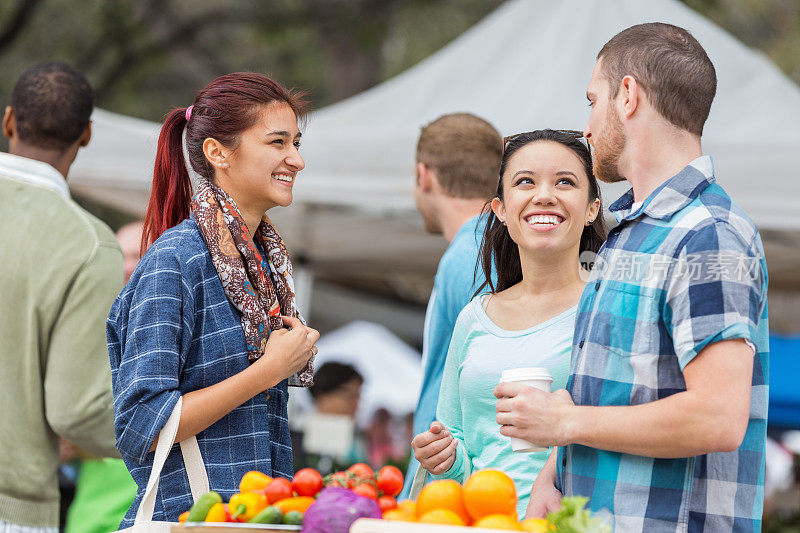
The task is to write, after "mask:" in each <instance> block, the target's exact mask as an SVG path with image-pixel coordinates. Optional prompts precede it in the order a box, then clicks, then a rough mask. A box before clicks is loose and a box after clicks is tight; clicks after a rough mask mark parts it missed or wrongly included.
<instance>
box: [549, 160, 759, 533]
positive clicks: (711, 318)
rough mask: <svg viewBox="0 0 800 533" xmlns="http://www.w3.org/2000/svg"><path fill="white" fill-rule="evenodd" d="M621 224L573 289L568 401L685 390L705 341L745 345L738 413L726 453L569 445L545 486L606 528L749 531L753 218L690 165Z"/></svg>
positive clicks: (755, 390)
mask: <svg viewBox="0 0 800 533" xmlns="http://www.w3.org/2000/svg"><path fill="white" fill-rule="evenodd" d="M632 206H633V194H632V192H629V193H627V194H626V195H624V196H623V197H622V198H620V199H619V200H618V201H617V202H615V203H614V204H613V205H612V206H611V208H610V209H611V210H612V211H613V212H614V214H615V215H616V216H617V218H618V220H619V221H620V223H619V225H618V226H617V227H616V228H614V229H613V230H612V231H611V232H610V234H609V237H608V240H607V242H606V243H605V244H604V245H603V247H602V249H601V250H600V253H599V255H598V258H597V263H596V266H595V270H594V271H593V274H592V276H593V279H592V281H591V282H590V283H589V284H587V286H586V289H585V290H584V293H583V295H582V297H581V301H580V304H579V309H578V317H577V320H576V326H575V328H576V329H575V337H574V340H573V349H572V362H571V371H570V374H571V375H570V379H569V382H568V384H567V389H568V390H569V391H570V393H571V394H572V397H573V400H574V401H575V403H576V404H577V405H590V406H600V405H622V406H626V405H638V404H643V403H648V402H653V401H656V400H659V399H661V398H665V397H667V396H670V395H672V394H675V393H678V392H681V391H685V390H686V383H685V381H684V377H683V370H684V368H685V367H686V365H688V364H689V363H690V362H691V361H692V360H693V358H694V357H696V356H697V354H698V353H699V352H700V351H701V350H702V349H703V348H705V347H706V346H708V345H710V344H712V343H715V342H719V341H722V340H727V339H745V340H746V341H747V342H748V344H749V345H751V346H752V347H754V352H755V354H754V367H753V378H752V395H751V406H750V420H749V424H748V426H747V433H746V435H745V437H744V441H743V443H742V445H741V446H740V447H739V449H738V450H736V451H734V452H730V453H709V454H706V455H701V456H698V457H688V458H681V459H654V458H652V457H641V456H636V455H628V454H624V453H617V452H609V451H604V450H598V449H594V448H589V447H586V446H580V445H570V446H566V447H564V448H562V449H560V450H559V458H558V459H559V461H558V475H557V476H556V483H557V486H558V487H559V488H560V489H561V490H562V491H563V493H564V494H565V495H583V496H587V497H588V498H590V507H591V509H593V510H599V509H602V508H606V509H608V510H610V511H611V512H612V513H613V514H614V517H615V522H616V529H617V531H626V532H627V531H647V532H673V531H691V532H699V531H713V532H715V533H716V532H726V531H759V530H760V529H761V514H762V508H763V501H764V457H765V442H766V427H767V398H768V382H769V376H768V368H769V344H768V342H769V341H768V339H769V335H768V333H769V332H768V330H769V327H768V319H767V268H766V262H765V261H764V252H763V248H762V245H761V238H760V236H759V234H758V230H757V229H756V227H755V225H754V224H753V222H752V221H751V220H750V219H749V218H748V217H747V215H746V214H745V213H744V211H742V209H741V208H740V207H739V206H737V205H736V204H735V203H734V202H733V201H732V200H731V199H730V197H728V195H727V194H726V193H725V191H724V190H723V189H722V187H720V186H719V185H718V184H717V183H716V182H715V179H714V174H713V164H712V162H711V158H709V157H701V158H699V159H696V160H695V161H693V162H692V163H691V164H690V165H689V166H687V167H686V168H684V169H683V170H682V171H681V172H680V173H678V174H677V175H676V176H674V177H672V178H671V179H670V180H669V181H667V182H666V183H665V184H663V185H662V186H661V187H659V188H658V189H657V190H656V191H654V192H653V193H652V194H651V195H650V196H649V197H648V198H647V200H645V202H644V203H643V205H641V206H639V207H638V208H635V209H633V208H632Z"/></svg>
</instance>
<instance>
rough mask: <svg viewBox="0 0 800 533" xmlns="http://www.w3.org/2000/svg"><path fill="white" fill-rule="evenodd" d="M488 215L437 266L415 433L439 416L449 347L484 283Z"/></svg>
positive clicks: (466, 229) (465, 230) (473, 222)
mask: <svg viewBox="0 0 800 533" xmlns="http://www.w3.org/2000/svg"><path fill="white" fill-rule="evenodd" d="M485 227H486V217H482V216H475V217H473V218H471V219H469V220H468V221H466V222H465V223H464V224H463V225H462V226H461V228H460V229H459V230H458V232H457V233H456V235H455V237H453V240H452V242H451V243H450V245H449V246H448V247H447V250H446V251H445V252H444V255H442V259H441V260H440V261H439V266H438V268H437V270H436V277H435V279H434V283H433V292H432V293H431V297H430V300H429V301H428V309H427V311H426V313H425V326H424V331H423V339H422V351H423V356H422V387H421V390H420V395H419V402H418V404H417V409H416V411H415V412H414V435H418V434H419V433H422V432H423V431H425V430H427V429H428V428H429V427H430V425H431V422H433V421H434V420H435V419H436V405H437V403H438V401H439V388H440V387H441V384H442V373H443V372H444V364H445V359H446V358H447V349H448V347H449V346H450V338H451V337H452V335H453V328H454V327H455V325H456V319H457V318H458V314H459V313H460V312H461V310H462V309H463V308H464V306H465V305H467V304H468V303H469V301H470V300H471V299H472V297H473V296H474V295H475V291H477V290H478V287H480V286H481V285H482V284H483V281H484V276H483V271H482V270H480V269H477V270H476V266H477V265H478V253H479V248H480V243H481V239H482V238H483V230H484V229H485ZM418 465H419V463H418V462H417V460H416V459H414V457H413V456H412V457H411V460H410V461H409V465H408V472H407V473H406V483H405V487H403V492H402V493H401V496H400V497H401V498H408V495H409V492H410V490H411V481H412V480H413V478H414V473H415V472H416V470H417V466H418Z"/></svg>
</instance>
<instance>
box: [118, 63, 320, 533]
mask: <svg viewBox="0 0 800 533" xmlns="http://www.w3.org/2000/svg"><path fill="white" fill-rule="evenodd" d="M307 113H308V104H307V103H306V102H305V100H304V99H303V95H302V94H298V93H296V92H294V91H288V90H286V89H284V88H283V87H281V86H280V85H279V84H277V83H276V82H274V81H273V80H271V79H270V78H268V77H266V76H263V75H260V74H254V73H235V74H228V75H226V76H221V77H219V78H217V79H216V80H214V81H212V82H211V83H210V84H209V85H208V86H207V87H206V88H204V89H203V90H202V91H200V92H199V93H198V95H197V97H196V98H195V101H194V104H193V105H191V106H189V107H188V108H185V109H175V110H173V111H172V112H171V113H170V114H169V115H168V116H167V118H166V120H165V121H164V125H163V127H162V129H161V135H160V137H159V139H158V151H157V154H156V161H155V170H154V173H153V188H152V194H151V197H150V204H149V206H148V209H147V216H146V218H145V222H144V234H143V237H142V248H143V249H145V248H146V249H147V251H146V253H144V255H143V257H142V259H141V261H140V262H139V265H138V266H137V268H136V270H135V271H134V273H133V276H132V277H131V279H130V282H129V283H128V284H127V286H126V287H125V289H123V291H122V293H121V294H120V295H119V297H118V298H117V300H116V301H115V302H114V305H113V306H112V308H111V312H110V314H109V318H108V326H107V333H108V346H109V354H110V358H111V367H112V379H113V387H114V411H115V415H116V416H115V418H116V420H115V430H116V435H117V448H118V449H119V451H120V453H121V454H122V457H123V459H124V460H125V463H126V464H127V466H128V469H129V470H130V472H131V475H132V476H133V478H134V480H135V481H136V482H137V484H138V485H139V491H138V493H137V497H136V500H135V501H134V503H133V505H132V506H131V508H130V510H129V511H128V514H127V516H126V517H125V519H124V520H123V522H122V524H121V526H122V527H128V526H130V525H131V524H132V523H133V520H134V516H135V514H136V510H137V509H138V508H139V503H140V501H141V499H142V496H143V494H144V490H145V487H146V485H147V480H148V478H149V475H150V471H151V469H152V467H153V454H152V453H150V452H151V451H153V450H154V449H155V446H156V441H157V438H158V434H159V432H160V430H161V429H162V427H164V424H165V422H166V420H167V418H169V416H170V414H171V413H172V411H173V408H174V407H175V405H176V403H177V402H178V400H179V399H180V398H182V412H181V416H180V422H179V425H178V430H177V437H176V439H175V442H180V441H182V440H185V439H187V438H190V437H192V436H196V437H197V442H198V445H199V449H200V454H201V455H202V457H203V459H204V462H205V466H206V472H207V474H208V478H209V481H210V485H211V487H212V488H213V489H214V490H216V491H217V492H219V493H220V494H221V495H222V496H223V497H224V498H225V499H226V500H227V499H228V498H230V496H231V495H232V494H234V493H235V492H238V482H239V480H240V479H241V477H242V476H243V475H244V474H245V473H246V472H248V471H250V470H259V471H261V472H264V473H266V474H268V475H271V476H282V477H287V478H291V477H292V450H291V441H290V437H289V426H288V421H287V413H286V402H287V399H288V389H287V386H288V385H290V384H291V385H298V386H309V385H310V384H311V376H312V375H313V374H312V365H311V363H310V360H311V358H312V357H313V355H314V354H315V353H316V347H315V346H314V343H315V342H316V340H317V339H318V338H319V333H318V332H317V331H315V330H313V329H311V328H309V327H307V326H305V325H304V323H303V321H302V319H301V318H300V315H299V313H298V312H297V308H296V305H295V296H294V283H293V281H292V266H291V263H290V262H289V257H288V254H287V251H286V247H285V246H284V244H283V241H282V240H281V237H280V235H278V233H277V231H276V230H275V228H274V227H273V225H272V223H271V222H270V220H269V218H267V216H266V215H265V212H266V211H267V210H269V209H270V208H272V207H275V206H288V205H290V204H291V203H292V186H293V184H294V180H295V178H296V177H297V173H298V172H300V171H301V170H302V169H303V168H304V166H305V162H304V161H303V158H302V157H301V156H300V153H299V147H300V136H301V133H300V129H299V126H298V121H302V120H303V119H304V118H305V117H306V115H307ZM184 136H185V140H186V142H185V149H186V152H187V155H188V161H189V164H190V165H191V167H192V169H193V170H194V171H195V172H196V173H197V174H198V175H199V176H198V177H197V179H196V187H195V194H194V196H192V195H191V194H192V193H191V191H192V183H191V181H190V178H189V172H188V169H187V167H186V162H185V160H184V144H183V137H184ZM285 326H288V327H285ZM191 505H192V495H191V491H190V487H189V482H188V478H187V473H186V467H185V465H184V462H183V459H182V458H181V453H180V452H179V451H178V448H177V447H174V448H173V449H172V450H171V452H170V454H169V455H168V456H167V460H166V463H165V465H164V468H163V470H162V472H161V476H160V480H159V488H158V492H157V494H156V500H155V506H154V513H153V520H164V521H177V518H178V515H180V514H181V513H182V512H183V511H185V510H187V509H188V508H189V507H190V506H191Z"/></svg>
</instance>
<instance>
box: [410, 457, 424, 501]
mask: <svg viewBox="0 0 800 533" xmlns="http://www.w3.org/2000/svg"><path fill="white" fill-rule="evenodd" d="M427 482H428V471H427V470H425V469H424V468H422V465H420V464H418V465H417V471H416V472H414V479H412V480H411V490H409V491H408V499H409V500H411V501H417V498H419V493H420V492H422V488H423V487H424V486H425V484H426V483H427Z"/></svg>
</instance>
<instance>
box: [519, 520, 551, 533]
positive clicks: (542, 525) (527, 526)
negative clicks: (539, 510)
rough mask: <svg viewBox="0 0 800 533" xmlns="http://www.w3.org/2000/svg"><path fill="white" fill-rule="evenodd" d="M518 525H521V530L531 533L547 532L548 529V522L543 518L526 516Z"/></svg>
mask: <svg viewBox="0 0 800 533" xmlns="http://www.w3.org/2000/svg"><path fill="white" fill-rule="evenodd" d="M519 525H521V526H522V531H530V532H532V533H548V532H549V531H550V522H548V521H547V520H545V519H544V518H526V519H525V520H523V521H522V522H520V523H519Z"/></svg>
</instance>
